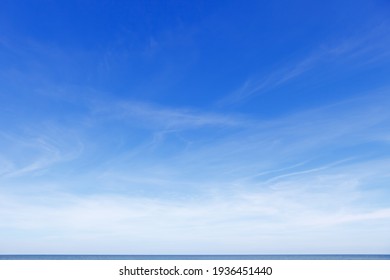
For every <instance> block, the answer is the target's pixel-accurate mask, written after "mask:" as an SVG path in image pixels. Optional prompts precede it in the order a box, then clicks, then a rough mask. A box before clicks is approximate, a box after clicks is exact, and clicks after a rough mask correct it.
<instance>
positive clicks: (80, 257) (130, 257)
mask: <svg viewBox="0 0 390 280" xmlns="http://www.w3.org/2000/svg"><path fill="white" fill-rule="evenodd" d="M0 260H390V255H374V254H372V255H366V254H365V255H363V254H347V255H343V254H339V255H43V254H42V255H1V254H0Z"/></svg>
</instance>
